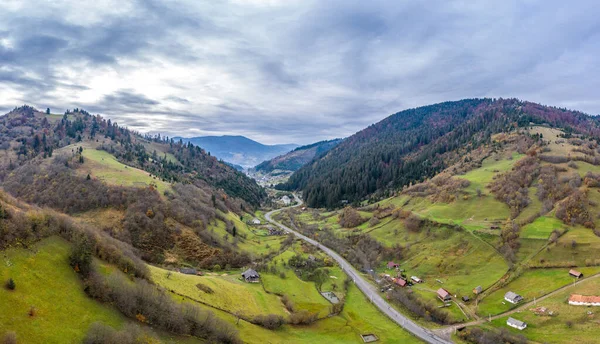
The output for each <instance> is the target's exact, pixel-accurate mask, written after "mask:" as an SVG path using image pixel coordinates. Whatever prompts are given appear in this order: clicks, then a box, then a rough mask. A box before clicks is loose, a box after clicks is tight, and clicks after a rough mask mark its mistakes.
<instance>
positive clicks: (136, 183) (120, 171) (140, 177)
mask: <svg viewBox="0 0 600 344" xmlns="http://www.w3.org/2000/svg"><path fill="white" fill-rule="evenodd" d="M82 154H83V158H84V163H83V165H82V166H81V167H80V168H79V172H80V173H81V174H82V175H86V176H87V174H89V175H90V176H91V177H92V178H96V179H98V180H101V181H103V182H105V183H107V184H110V185H121V186H133V187H141V188H145V187H148V186H150V185H155V186H156V187H157V189H158V191H159V193H160V194H163V193H164V192H165V191H166V190H171V185H170V184H169V183H166V182H163V181H162V180H160V178H158V177H153V176H151V175H150V174H149V173H148V172H146V171H142V170H140V169H137V168H134V167H131V166H127V165H124V164H123V163H121V162H119V161H118V160H117V158H115V157H114V156H113V155H112V154H110V153H108V152H106V151H103V150H97V149H92V148H88V149H84V150H83V153H82Z"/></svg>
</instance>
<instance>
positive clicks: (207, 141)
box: [174, 135, 298, 168]
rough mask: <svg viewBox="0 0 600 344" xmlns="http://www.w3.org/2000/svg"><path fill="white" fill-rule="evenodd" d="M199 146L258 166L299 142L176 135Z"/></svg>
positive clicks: (233, 160) (247, 165) (224, 157)
mask: <svg viewBox="0 0 600 344" xmlns="http://www.w3.org/2000/svg"><path fill="white" fill-rule="evenodd" d="M174 139H175V140H179V139H181V140H183V142H186V143H187V142H190V143H192V144H193V145H196V146H199V147H201V148H202V149H204V150H205V151H207V152H210V154H211V155H213V156H215V157H217V158H219V159H222V160H224V161H226V162H228V163H230V164H234V165H239V166H242V167H244V168H250V167H253V166H256V165H257V164H259V163H260V162H262V161H265V160H270V159H271V158H274V157H276V156H278V155H281V154H284V153H287V152H289V151H291V150H292V149H294V148H296V147H298V145H297V144H279V145H265V144H262V143H260V142H257V141H254V140H251V139H249V138H247V137H245V136H241V135H223V136H198V137H189V138H186V137H175V138H174Z"/></svg>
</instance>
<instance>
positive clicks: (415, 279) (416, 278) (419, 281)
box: [410, 276, 423, 283]
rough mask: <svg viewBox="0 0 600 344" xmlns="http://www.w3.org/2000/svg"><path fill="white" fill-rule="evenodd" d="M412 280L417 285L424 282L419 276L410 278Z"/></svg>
mask: <svg viewBox="0 0 600 344" xmlns="http://www.w3.org/2000/svg"><path fill="white" fill-rule="evenodd" d="M410 279H411V280H412V281H413V282H415V283H421V282H423V281H422V280H421V279H420V278H419V277H417V276H410Z"/></svg>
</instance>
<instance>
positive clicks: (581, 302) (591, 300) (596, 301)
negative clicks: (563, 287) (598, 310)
mask: <svg viewBox="0 0 600 344" xmlns="http://www.w3.org/2000/svg"><path fill="white" fill-rule="evenodd" d="M569 304H570V305H573V306H596V307H597V306H600V296H586V295H578V294H572V295H571V296H570V297H569Z"/></svg>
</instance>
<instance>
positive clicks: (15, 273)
mask: <svg viewBox="0 0 600 344" xmlns="http://www.w3.org/2000/svg"><path fill="white" fill-rule="evenodd" d="M69 253H70V244H69V243H68V242H66V241H64V240H63V239H60V238H58V237H51V238H48V239H45V240H43V241H41V242H39V243H37V244H36V245H34V246H33V247H32V248H31V249H29V250H26V249H8V250H6V251H3V258H2V262H1V264H0V278H1V280H2V283H3V284H4V282H5V281H6V280H8V278H13V279H14V281H15V283H16V289H15V290H14V291H9V290H7V289H6V288H4V286H2V288H0V300H1V301H0V329H2V331H0V332H2V334H3V332H4V331H14V332H16V333H17V338H18V339H19V340H20V342H22V343H32V344H35V343H80V342H81V341H82V339H83V337H84V336H85V334H86V332H87V330H88V328H89V326H90V325H91V324H92V323H93V322H95V321H102V322H103V323H105V324H107V325H110V326H113V327H115V328H120V327H121V326H122V325H123V324H124V322H125V321H126V318H124V317H123V316H122V315H121V313H119V312H118V311H117V310H115V309H113V308H111V307H110V306H106V305H102V304H100V303H97V302H96V301H94V300H92V299H90V298H89V297H88V296H87V295H86V294H85V293H84V291H83V284H82V283H81V280H80V279H79V276H77V274H76V273H75V272H74V271H73V269H72V268H71V267H70V266H69V263H68V256H69ZM32 306H33V307H35V310H36V314H35V316H33V317H32V316H29V310H30V308H31V307H32Z"/></svg>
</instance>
